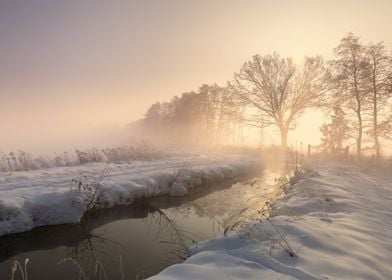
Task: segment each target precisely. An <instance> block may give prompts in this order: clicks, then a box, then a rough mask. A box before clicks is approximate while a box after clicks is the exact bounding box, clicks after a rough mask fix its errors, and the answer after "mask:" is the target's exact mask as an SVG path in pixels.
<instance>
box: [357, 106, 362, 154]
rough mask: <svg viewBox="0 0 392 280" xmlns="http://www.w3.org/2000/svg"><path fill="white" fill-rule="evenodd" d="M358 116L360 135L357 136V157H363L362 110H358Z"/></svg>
mask: <svg viewBox="0 0 392 280" xmlns="http://www.w3.org/2000/svg"><path fill="white" fill-rule="evenodd" d="M357 116H358V137H357V157H358V158H361V156H362V130H363V127H362V116H361V111H358V112H357Z"/></svg>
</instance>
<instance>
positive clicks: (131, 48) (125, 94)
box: [0, 0, 392, 151]
mask: <svg viewBox="0 0 392 280" xmlns="http://www.w3.org/2000/svg"><path fill="white" fill-rule="evenodd" d="M391 10H392V1H389V0H367V1H366V0H325V1H322V0H297V1H295V0H285V1H284V0H275V1H262V0H260V1H250V0H249V1H247V0H245V1H234V0H219V1H218V0H215V1H213V0H212V1H207V0H204V1H203V0H201V1H181V0H162V1H159V0H156V1H152V0H146V1H103V0H102V1H101V0H94V1H92V0H87V1H56V0H38V1H34V3H32V1H2V2H1V3H0V42H2V43H1V44H0V61H1V63H2V67H1V69H0V130H1V131H2V136H1V137H0V150H6V151H7V150H11V149H16V148H22V149H27V150H31V151H42V150H45V149H48V150H56V149H63V148H72V147H76V146H81V145H84V146H89V145H96V144H105V143H112V142H115V141H116V139H119V137H118V133H120V132H119V130H120V128H121V127H122V126H123V125H125V124H126V123H128V122H130V121H132V120H135V119H138V118H140V117H141V116H142V115H143V114H144V112H145V110H146V109H147V108H148V106H149V105H150V104H152V103H154V102H156V101H165V100H170V99H171V97H172V96H173V95H177V94H181V93H182V92H185V91H190V90H196V89H197V88H198V87H199V86H200V85H201V84H203V83H218V84H221V85H224V84H225V83H226V81H228V80H230V79H231V78H232V77H233V73H234V72H235V71H238V70H239V68H240V67H241V65H242V64H243V62H245V61H246V60H248V59H249V58H250V57H251V56H252V55H254V54H256V53H260V54H266V53H271V52H273V51H277V52H279V53H281V54H282V55H283V56H294V57H295V58H296V59H297V60H300V59H301V57H302V56H303V55H304V54H307V55H315V54H322V55H324V56H325V57H326V58H330V57H331V54H332V49H333V48H334V47H335V46H336V45H337V44H338V42H339V40H340V39H341V37H342V36H343V35H344V34H345V33H346V32H349V31H352V32H354V33H355V34H357V35H358V36H360V37H361V38H362V40H363V41H364V42H370V41H373V42H376V41H380V40H384V42H385V44H386V46H387V47H389V48H391V47H392V33H391V32H390V30H389V29H390V28H389V27H390V26H392V17H391V15H390V11H391ZM319 122H320V114H316V115H314V114H313V115H311V116H310V117H308V118H305V119H304V120H302V121H301V122H300V123H299V125H298V128H297V131H296V132H295V133H293V134H291V137H290V139H291V141H292V142H300V141H305V140H306V142H312V143H316V142H317V141H318V138H319V134H318V133H319V132H318V126H319V124H318V123H319Z"/></svg>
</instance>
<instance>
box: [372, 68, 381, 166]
mask: <svg viewBox="0 0 392 280" xmlns="http://www.w3.org/2000/svg"><path fill="white" fill-rule="evenodd" d="M373 133H374V134H373V137H374V149H375V150H376V159H377V160H379V159H380V157H381V153H380V141H379V140H378V120H377V86H376V81H375V77H374V74H373Z"/></svg>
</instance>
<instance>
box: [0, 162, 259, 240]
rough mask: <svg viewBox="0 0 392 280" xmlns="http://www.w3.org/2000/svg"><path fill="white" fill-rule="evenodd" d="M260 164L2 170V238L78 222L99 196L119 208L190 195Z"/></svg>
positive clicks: (103, 202)
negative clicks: (192, 190) (138, 200)
mask: <svg viewBox="0 0 392 280" xmlns="http://www.w3.org/2000/svg"><path fill="white" fill-rule="evenodd" d="M254 166H255V161H254V160H252V159H251V158H249V157H243V156H228V155H220V156H219V155H213V156H211V155H210V156H203V155H181V156H172V157H169V158H167V159H164V160H154V161H144V162H142V161H135V162H131V163H130V164H108V165H106V164H104V163H95V164H86V165H81V166H73V167H61V168H51V169H44V170H34V171H19V172H0V236H2V235H6V234H11V233H17V232H23V231H28V230H31V229H32V228H34V227H38V226H44V225H54V224H64V223H77V222H79V221H80V220H81V218H82V216H83V213H84V212H85V211H86V210H87V209H88V208H89V207H91V203H90V201H93V200H94V206H96V207H113V206H115V205H121V204H129V203H131V202H132V201H133V200H134V199H135V198H137V197H151V196H156V195H162V194H169V195H173V196H176V195H184V194H186V193H187V192H188V190H189V189H190V188H192V187H197V186H200V185H202V184H205V183H208V182H215V181H222V180H225V179H230V178H233V177H235V176H237V175H243V174H244V173H246V172H249V170H250V169H251V168H252V167H254ZM74 179H76V181H75V180H74ZM73 180H74V181H73ZM96 185H99V188H98V195H96V194H95V187H94V186H96ZM90 187H91V189H90V190H89V189H88V188H90ZM98 197H99V203H98V201H96V200H97V198H98Z"/></svg>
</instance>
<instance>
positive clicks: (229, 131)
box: [140, 33, 392, 157]
mask: <svg viewBox="0 0 392 280" xmlns="http://www.w3.org/2000/svg"><path fill="white" fill-rule="evenodd" d="M334 54H335V55H334V59H332V60H330V61H324V60H323V58H322V57H321V56H315V57H305V58H304V61H303V63H302V64H300V65H298V64H296V63H294V61H293V60H292V59H291V58H282V57H280V56H279V54H277V53H274V54H272V55H264V56H261V55H255V56H253V58H252V59H251V60H250V61H248V62H246V63H244V65H243V66H242V68H241V69H240V70H239V72H238V73H235V74H234V78H233V79H232V81H230V82H228V83H227V86H225V87H219V86H217V85H212V86H209V85H203V86H202V87H200V88H199V90H198V91H197V92H189V93H184V94H183V95H182V96H180V97H174V98H173V99H172V100H171V101H170V102H164V103H156V104H154V105H152V106H151V107H150V109H149V110H148V111H147V113H146V115H145V117H144V119H142V120H141V121H140V122H141V126H142V127H143V128H144V131H147V132H148V133H147V134H148V135H149V136H151V137H155V138H159V139H166V140H167V139H171V140H172V141H173V142H177V143H178V142H180V143H189V144H203V143H208V144H211V143H214V144H221V143H225V144H228V143H231V142H233V141H231V142H230V139H232V140H233V139H237V141H236V142H235V143H239V142H240V139H243V136H241V131H242V130H243V129H244V127H246V126H247V125H251V126H254V127H259V128H261V129H262V128H264V127H267V126H274V127H276V128H278V130H279V132H280V138H281V145H282V146H283V147H287V139H288V133H289V131H290V130H292V129H294V128H295V125H296V123H297V121H298V118H299V117H300V116H301V115H303V114H304V112H305V111H306V110H307V109H309V108H318V109H320V108H321V109H324V110H327V111H328V110H329V111H332V109H333V108H335V109H334V111H335V115H336V114H338V115H339V117H340V118H341V119H340V122H341V123H342V125H343V127H344V129H342V128H341V127H340V128H337V129H335V128H334V127H333V126H334V123H333V122H331V123H330V124H326V125H325V126H324V127H323V128H322V133H323V145H324V146H331V145H332V146H336V147H340V146H341V145H342V142H343V141H347V142H349V141H350V140H349V139H354V140H355V144H356V151H357V155H358V156H361V153H362V145H363V141H364V138H366V137H367V138H369V139H371V140H372V142H373V146H374V151H375V154H376V155H377V157H379V156H380V149H381V144H380V138H388V137H389V134H390V133H391V132H392V123H391V121H392V117H391V113H390V104H389V103H390V102H389V101H390V98H391V92H392V59H391V55H390V53H389V51H388V50H387V49H386V47H385V46H384V45H383V43H382V42H380V43H377V44H367V45H364V44H362V43H361V42H360V39H359V38H358V37H356V36H355V35H353V34H352V33H348V34H347V35H346V36H344V37H343V38H342V40H341V41H340V43H339V45H338V46H337V47H336V48H335V49H334ZM339 110H340V111H339ZM342 116H343V117H342ZM335 123H336V120H335ZM339 130H342V131H343V132H341V133H344V135H343V136H342V135H338V136H336V133H337V132H336V131H339ZM162 137H163V138H162ZM336 137H337V138H336ZM335 138H336V139H335ZM339 139H341V140H339ZM328 141H330V143H327V142H328ZM331 141H332V142H333V143H332V144H331ZM336 141H338V142H339V141H340V142H339V143H335V142H336Z"/></svg>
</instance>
